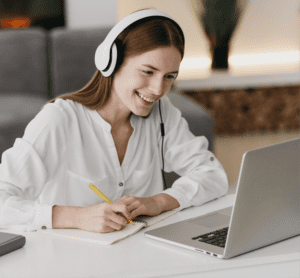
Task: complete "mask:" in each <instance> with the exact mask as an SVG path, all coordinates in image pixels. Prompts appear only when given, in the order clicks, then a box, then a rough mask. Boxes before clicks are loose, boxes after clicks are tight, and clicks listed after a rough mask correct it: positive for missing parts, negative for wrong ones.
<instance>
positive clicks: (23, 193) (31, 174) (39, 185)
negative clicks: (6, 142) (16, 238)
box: [0, 104, 66, 231]
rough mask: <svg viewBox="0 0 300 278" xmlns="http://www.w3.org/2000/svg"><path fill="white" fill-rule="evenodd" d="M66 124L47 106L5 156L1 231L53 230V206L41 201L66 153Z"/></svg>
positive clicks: (1, 166) (1, 173)
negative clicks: (45, 187)
mask: <svg viewBox="0 0 300 278" xmlns="http://www.w3.org/2000/svg"><path fill="white" fill-rule="evenodd" d="M65 122H66V120H65V118H64V117H62V112H61V111H60V109H59V108H58V107H57V106H56V107H55V105H54V104H47V105H46V106H45V107H44V108H43V109H42V110H41V111H40V112H39V113H38V114H37V115H36V117H35V118H34V119H33V120H32V121H31V122H30V123H29V124H28V126H27V127H26V129H25V133H24V136H23V137H22V138H17V139H16V141H15V143H14V145H13V147H12V148H10V149H8V150H6V151H5V152H4V153H3V155H2V162H1V164H0V228H2V229H3V228H9V229H18V230H22V231H33V230H38V229H41V228H42V227H43V226H46V227H47V228H52V206H53V205H54V204H44V203H41V202H39V201H38V197H39V195H40V193H41V191H42V190H43V187H44V185H45V183H46V182H47V181H48V180H49V177H51V176H52V175H53V174H54V173H55V172H56V171H57V168H58V167H59V165H60V164H59V161H60V158H61V156H62V155H63V153H64V151H65V145H66V144H65V142H66V132H65V129H64V126H65V124H66V123H65Z"/></svg>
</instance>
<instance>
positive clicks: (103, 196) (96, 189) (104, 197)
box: [90, 183, 134, 225]
mask: <svg viewBox="0 0 300 278" xmlns="http://www.w3.org/2000/svg"><path fill="white" fill-rule="evenodd" d="M90 189H92V190H93V191H94V192H95V193H96V194H97V195H98V196H99V197H100V198H102V199H103V200H104V201H105V202H106V203H112V201H111V200H110V199H108V198H107V197H106V196H105V195H104V194H103V193H102V192H101V191H100V190H99V189H98V188H97V187H96V186H95V185H93V184H92V183H90ZM127 221H128V222H129V223H130V224H132V225H134V223H133V222H132V221H131V220H130V219H128V220H127Z"/></svg>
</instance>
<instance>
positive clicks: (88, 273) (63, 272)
mask: <svg viewBox="0 0 300 278" xmlns="http://www.w3.org/2000/svg"><path fill="white" fill-rule="evenodd" d="M233 201H234V195H227V196H225V197H222V198H220V199H217V200H214V201H211V202H209V203H206V204H204V205H202V206H199V207H192V208H188V209H185V210H183V211H180V212H178V213H177V214H176V215H174V216H172V217H170V218H168V219H166V220H164V221H162V222H161V223H158V224H156V225H155V226H152V227H149V228H146V229H143V230H142V231H140V232H138V233H137V234H135V235H133V236H131V237H129V238H126V239H124V240H122V241H120V242H117V243H115V244H113V245H109V246H104V245H100V244H95V243H89V242H83V241H77V240H72V239H64V238H60V237H55V236H52V235H50V234H44V233H42V232H23V233H20V232H19V234H23V235H24V236H25V237H26V244H25V246H24V247H23V248H21V249H19V250H16V251H14V252H11V253H9V254H6V255H4V256H2V257H0V277H1V278H4V277H18V278H20V277H30V278H33V277H39V278H42V277H60V278H62V277H122V278H123V277H139V278H140V277H166V276H169V275H171V276H172V277H206V278H209V277H222V278H223V277H239V278H240V277H294V278H295V277H300V270H299V269H300V237H299V236H298V237H294V238H291V239H288V240H284V241H282V242H279V243H276V244H273V245H270V246H267V247H264V248H261V249H258V250H255V251H252V252H249V253H246V254H244V255H241V256H238V257H235V258H232V259H229V260H222V259H218V258H214V257H210V256H207V255H203V254H200V253H197V252H194V251H190V250H187V249H184V248H180V247H176V246H173V245H169V244H166V243H162V242H158V241H155V240H152V239H149V238H146V237H145V236H144V232H145V231H146V230H148V229H153V228H157V227H159V226H163V225H167V224H170V223H174V222H177V221H181V220H184V219H187V218H192V217H195V216H198V215H201V214H205V213H208V212H210V211H213V210H216V209H220V208H224V207H227V206H230V205H232V204H233ZM1 231H3V232H15V233H16V231H9V230H1Z"/></svg>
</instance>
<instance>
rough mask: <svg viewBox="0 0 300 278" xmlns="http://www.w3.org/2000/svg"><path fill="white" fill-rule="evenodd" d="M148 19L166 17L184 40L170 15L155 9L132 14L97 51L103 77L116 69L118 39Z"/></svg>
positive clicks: (109, 34)
mask: <svg viewBox="0 0 300 278" xmlns="http://www.w3.org/2000/svg"><path fill="white" fill-rule="evenodd" d="M146 17H165V18H168V19H170V20H172V21H173V22H174V23H175V24H176V25H177V27H178V29H179V31H180V33H181V35H182V38H183V40H184V35H183V32H182V29H181V27H180V26H179V24H178V23H177V22H176V21H175V20H174V19H173V18H171V17H170V16H169V15H168V14H166V13H164V12H161V11H158V10H155V9H148V10H142V11H137V12H135V13H132V14H130V15H128V16H126V17H125V18H123V19H122V20H121V21H119V22H118V23H117V24H116V25H115V26H114V27H113V28H112V29H111V31H110V32H109V33H108V35H107V36H106V38H105V40H104V41H103V42H102V43H101V44H100V45H99V46H98V47H97V49H96V53H95V64H96V67H97V69H98V70H100V71H101V73H102V75H103V76H105V77H109V76H111V75H112V73H113V71H114V69H115V67H116V64H117V54H118V51H117V46H116V44H115V40H116V38H117V37H118V36H119V35H120V33H122V31H124V30H125V29H126V28H127V27H128V26H130V25H131V24H132V23H134V22H136V21H138V20H140V19H143V18H146Z"/></svg>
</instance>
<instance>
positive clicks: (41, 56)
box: [0, 28, 47, 100]
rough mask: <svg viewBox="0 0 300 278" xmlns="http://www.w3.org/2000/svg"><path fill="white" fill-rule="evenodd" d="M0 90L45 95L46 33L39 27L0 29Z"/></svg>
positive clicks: (0, 95)
mask: <svg viewBox="0 0 300 278" xmlns="http://www.w3.org/2000/svg"><path fill="white" fill-rule="evenodd" d="M2 92H6V93H7V92H27V93H28V94H30V95H40V94H41V93H42V94H44V95H47V36H46V33H45V32H44V31H43V30H42V29H39V28H28V29H23V28H20V29H3V30H0V97H1V100H2Z"/></svg>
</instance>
